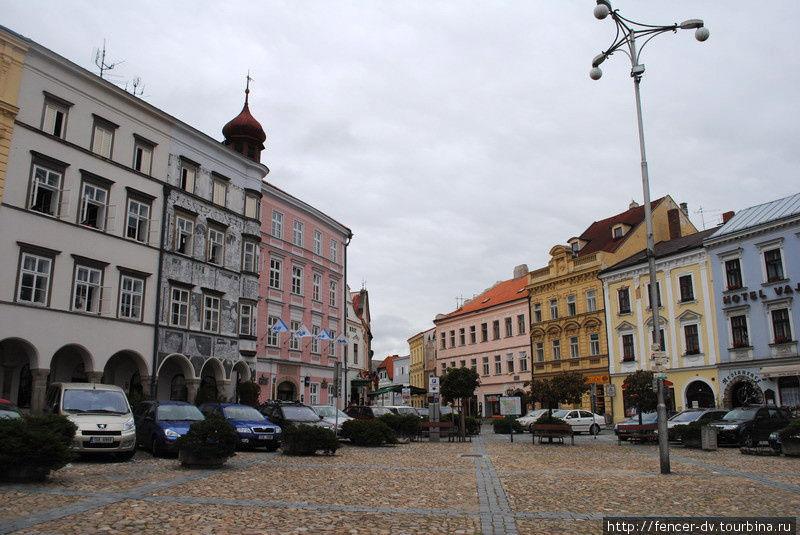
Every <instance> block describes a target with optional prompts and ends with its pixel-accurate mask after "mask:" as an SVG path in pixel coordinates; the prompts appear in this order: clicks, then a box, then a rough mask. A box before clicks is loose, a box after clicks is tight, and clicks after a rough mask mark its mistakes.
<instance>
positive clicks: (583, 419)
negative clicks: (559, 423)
mask: <svg viewBox="0 0 800 535" xmlns="http://www.w3.org/2000/svg"><path fill="white" fill-rule="evenodd" d="M553 416H555V417H556V418H561V419H562V420H564V421H565V422H567V423H568V424H569V425H570V426H571V427H572V432H573V433H576V434H577V433H583V432H586V433H589V434H590V435H597V434H599V433H600V430H601V429H602V428H603V426H605V425H606V418H605V416H600V415H599V414H595V413H593V412H589V411H585V410H582V409H559V410H557V411H553Z"/></svg>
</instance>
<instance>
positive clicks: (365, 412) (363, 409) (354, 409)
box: [344, 405, 392, 420]
mask: <svg viewBox="0 0 800 535" xmlns="http://www.w3.org/2000/svg"><path fill="white" fill-rule="evenodd" d="M344 412H346V413H347V415H348V416H350V417H351V418H353V419H355V420H372V419H373V418H377V417H378V416H383V415H384V414H392V411H390V410H389V409H388V408H386V407H373V406H370V405H351V406H349V407H347V408H346V409H345V410H344Z"/></svg>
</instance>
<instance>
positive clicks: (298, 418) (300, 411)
mask: <svg viewBox="0 0 800 535" xmlns="http://www.w3.org/2000/svg"><path fill="white" fill-rule="evenodd" d="M258 410H259V411H260V412H261V414H263V415H264V416H266V417H267V418H269V419H270V420H271V421H272V423H274V424H277V425H279V426H281V428H283V427H286V426H287V425H292V424H293V425H299V424H305V425H315V426H317V427H324V428H325V429H330V430H331V431H333V426H332V425H331V424H329V423H328V422H326V421H324V420H323V419H322V418H320V416H319V415H318V414H317V413H316V412H314V409H312V408H311V407H309V406H308V405H303V404H302V403H299V402H296V401H267V402H266V403H262V404H261V405H260V406H259V407H258Z"/></svg>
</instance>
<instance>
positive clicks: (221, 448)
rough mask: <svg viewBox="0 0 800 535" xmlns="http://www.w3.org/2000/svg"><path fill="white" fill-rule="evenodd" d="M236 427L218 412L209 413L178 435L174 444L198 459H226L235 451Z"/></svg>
mask: <svg viewBox="0 0 800 535" xmlns="http://www.w3.org/2000/svg"><path fill="white" fill-rule="evenodd" d="M237 439H238V435H237V434H236V429H234V428H233V426H232V425H231V424H229V423H228V421H227V420H225V418H223V417H222V416H220V415H219V414H209V415H208V416H207V417H206V419H205V420H200V421H198V422H195V423H193V424H192V425H191V427H189V431H188V432H187V433H186V434H185V435H183V436H181V437H178V440H176V441H175V445H176V447H177V448H178V449H179V450H186V451H188V452H190V453H191V454H193V455H195V456H196V457H198V458H200V459H227V458H228V457H231V456H232V455H233V454H234V452H235V451H236V441H237Z"/></svg>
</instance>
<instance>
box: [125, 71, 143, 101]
mask: <svg viewBox="0 0 800 535" xmlns="http://www.w3.org/2000/svg"><path fill="white" fill-rule="evenodd" d="M128 84H130V88H128ZM125 91H127V92H128V93H130V94H132V95H133V96H135V97H141V96H142V95H143V94H144V84H143V83H142V79H141V78H139V77H138V76H136V77H135V78H134V79H133V80H130V81H129V82H125Z"/></svg>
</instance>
